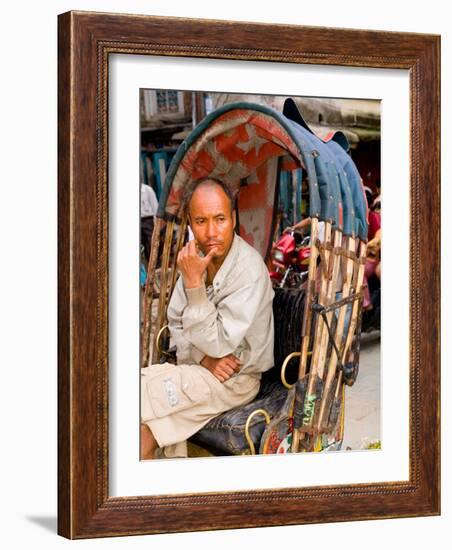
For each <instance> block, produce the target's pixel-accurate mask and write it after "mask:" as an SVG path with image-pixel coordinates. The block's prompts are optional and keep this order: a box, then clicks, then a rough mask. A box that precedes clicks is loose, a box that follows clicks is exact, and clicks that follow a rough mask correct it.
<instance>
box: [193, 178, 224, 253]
mask: <svg viewBox="0 0 452 550" xmlns="http://www.w3.org/2000/svg"><path fill="white" fill-rule="evenodd" d="M189 217H190V226H191V229H192V231H193V234H194V236H195V239H196V242H197V244H198V246H199V248H200V249H201V251H202V252H203V253H204V254H208V253H209V251H210V250H211V249H212V248H214V247H215V248H216V252H215V254H214V256H213V260H214V261H215V262H222V261H223V260H224V258H225V257H226V256H227V254H228V252H229V249H230V248H231V244H232V239H233V238H234V228H235V212H231V203H230V201H229V198H228V196H227V195H226V193H225V192H224V191H223V189H222V188H221V187H220V186H219V185H216V184H214V183H206V184H204V183H202V184H201V185H200V186H199V187H197V188H196V190H195V192H194V193H193V195H192V198H191V200H190V204H189Z"/></svg>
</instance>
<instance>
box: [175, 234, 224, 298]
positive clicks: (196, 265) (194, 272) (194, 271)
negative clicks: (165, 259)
mask: <svg viewBox="0 0 452 550" xmlns="http://www.w3.org/2000/svg"><path fill="white" fill-rule="evenodd" d="M215 252H216V248H211V249H210V250H209V253H208V254H207V255H206V256H204V257H202V256H200V255H199V252H198V250H197V248H196V244H195V241H189V242H188V243H187V244H186V245H185V246H184V248H182V250H181V251H180V252H179V254H178V255H177V267H178V268H179V270H180V272H181V273H182V277H183V278H184V284H185V288H197V287H199V286H202V276H203V274H204V271H205V270H206V269H207V266H208V265H209V263H210V260H211V259H212V257H213V255H214V254H215Z"/></svg>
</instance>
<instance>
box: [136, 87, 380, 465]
mask: <svg viewBox="0 0 452 550" xmlns="http://www.w3.org/2000/svg"><path fill="white" fill-rule="evenodd" d="M380 104H381V101H379V100H376V99H356V98H333V97H291V96H280V95H265V94H253V95H251V94H246V95H245V94H239V93H228V92H224V93H219V92H205V91H191V90H169V89H141V90H140V105H139V108H140V182H139V183H140V196H141V208H140V287H141V294H142V300H141V303H142V307H141V323H140V326H141V377H140V378H141V379H140V390H141V392H140V393H141V419H140V459H141V460H149V459H165V458H185V457H190V458H193V457H197V458H199V457H215V456H234V455H235V456H237V455H254V454H285V453H298V452H327V451H328V452H329V451H339V450H342V451H353V450H379V449H381V446H382V445H383V444H384V443H382V441H381V434H380V431H381V428H380V407H381V396H380V389H381V388H380V374H381V373H380V324H381V315H380V287H381V284H380V277H381V267H380V249H381V166H380V162H381V108H380V106H381V105H380ZM132 191H133V189H132V190H131V192H132Z"/></svg>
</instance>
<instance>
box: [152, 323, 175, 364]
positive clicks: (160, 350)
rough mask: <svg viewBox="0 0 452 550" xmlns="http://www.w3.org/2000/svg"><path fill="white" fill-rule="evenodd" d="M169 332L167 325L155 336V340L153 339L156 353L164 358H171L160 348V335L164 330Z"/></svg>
mask: <svg viewBox="0 0 452 550" xmlns="http://www.w3.org/2000/svg"><path fill="white" fill-rule="evenodd" d="M167 329H168V330H169V325H164V326H163V327H162V328H161V329H160V330H159V332H158V334H157V338H156V339H155V347H156V348H157V352H158V353H160V354H161V355H165V357H171V354H170V353H168V352H166V351H164V350H163V349H161V348H160V338H161V337H162V334H163V332H164V331H165V330H167Z"/></svg>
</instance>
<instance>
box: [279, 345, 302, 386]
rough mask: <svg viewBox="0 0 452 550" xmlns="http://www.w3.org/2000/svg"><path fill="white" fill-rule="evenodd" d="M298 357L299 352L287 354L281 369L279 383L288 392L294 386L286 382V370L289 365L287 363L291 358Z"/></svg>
mask: <svg viewBox="0 0 452 550" xmlns="http://www.w3.org/2000/svg"><path fill="white" fill-rule="evenodd" d="M298 355H301V352H299V351H293V352H292V353H289V355H288V356H287V357H286V358H285V359H284V363H283V364H282V367H281V382H282V384H283V386H284V387H285V388H287V389H288V390H290V388H292V387H293V386H294V384H289V383H288V382H287V380H286V368H287V365H288V364H289V361H290V360H291V359H292V357H297V356H298Z"/></svg>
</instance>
